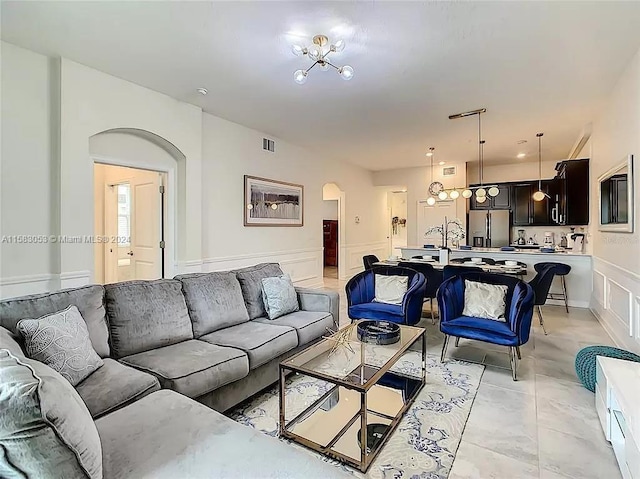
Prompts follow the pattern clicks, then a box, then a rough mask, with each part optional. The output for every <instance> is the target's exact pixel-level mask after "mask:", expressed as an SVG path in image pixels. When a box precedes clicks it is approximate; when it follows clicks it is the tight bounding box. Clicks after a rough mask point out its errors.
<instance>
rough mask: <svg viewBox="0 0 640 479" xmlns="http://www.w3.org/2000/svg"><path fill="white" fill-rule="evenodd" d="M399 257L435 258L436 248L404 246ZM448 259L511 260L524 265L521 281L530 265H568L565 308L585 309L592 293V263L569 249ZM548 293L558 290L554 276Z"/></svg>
mask: <svg viewBox="0 0 640 479" xmlns="http://www.w3.org/2000/svg"><path fill="white" fill-rule="evenodd" d="M401 251H402V257H403V258H411V257H413V256H423V255H424V256H438V255H439V254H440V250H439V249H438V248H423V247H412V246H409V247H406V248H401ZM449 258H450V259H455V258H491V259H494V260H496V261H499V260H514V261H520V262H522V263H526V264H527V276H525V278H524V279H525V281H530V280H531V279H532V278H533V277H534V276H535V275H536V271H535V269H534V265H535V264H536V263H543V262H556V263H563V264H568V265H569V266H571V272H570V273H569V274H568V275H567V276H566V277H565V281H566V284H567V295H568V297H569V301H568V302H569V306H574V307H577V308H588V307H589V303H590V300H591V292H592V278H593V273H592V268H593V267H592V262H591V255H589V254H585V253H575V252H572V251H570V250H566V251H563V252H557V253H541V252H540V251H539V250H535V249H534V250H532V249H516V250H515V251H501V250H500V248H473V249H471V250H463V249H453V250H451V252H450V253H449ZM551 291H552V292H555V293H558V292H560V291H562V288H561V286H560V280H559V278H558V277H556V278H555V279H554V282H553V286H552V287H551ZM547 304H557V305H563V304H564V302H563V301H556V300H550V299H549V300H547Z"/></svg>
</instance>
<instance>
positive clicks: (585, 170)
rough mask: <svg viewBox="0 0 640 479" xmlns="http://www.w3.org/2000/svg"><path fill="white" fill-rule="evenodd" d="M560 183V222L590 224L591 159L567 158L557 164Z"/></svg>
mask: <svg viewBox="0 0 640 479" xmlns="http://www.w3.org/2000/svg"><path fill="white" fill-rule="evenodd" d="M556 171H557V172H558V173H557V175H556V180H557V181H558V182H559V184H560V204H559V213H558V214H559V222H560V223H561V224H563V225H572V226H573V225H588V224H589V159H588V158H585V159H579V160H566V161H561V162H559V163H558V164H557V165H556Z"/></svg>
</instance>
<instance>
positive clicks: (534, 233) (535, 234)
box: [511, 226, 589, 244]
mask: <svg viewBox="0 0 640 479" xmlns="http://www.w3.org/2000/svg"><path fill="white" fill-rule="evenodd" d="M518 230H524V237H525V240H528V239H529V238H533V239H534V241H535V242H536V243H539V244H542V243H544V233H545V232H546V231H551V232H552V233H553V241H554V244H560V240H561V239H562V235H563V234H565V235H566V234H568V233H570V232H571V227H570V226H513V227H512V228H511V242H512V243H515V242H516V240H517V239H518ZM574 232H575V233H584V234H585V239H586V241H585V244H588V243H589V227H588V226H576V227H575V231H574Z"/></svg>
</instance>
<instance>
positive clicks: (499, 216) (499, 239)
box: [467, 210, 511, 248]
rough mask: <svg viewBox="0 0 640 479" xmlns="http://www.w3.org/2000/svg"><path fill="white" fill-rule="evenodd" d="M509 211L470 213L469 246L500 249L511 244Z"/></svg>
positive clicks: (473, 211)
mask: <svg viewBox="0 0 640 479" xmlns="http://www.w3.org/2000/svg"><path fill="white" fill-rule="evenodd" d="M509 215H510V212H509V210H486V211H482V210H472V211H469V223H468V232H469V235H468V238H469V239H468V240H467V244H469V245H471V246H477V247H482V248H500V247H501V246H509V243H510V242H511V221H510V220H511V218H510V216H509Z"/></svg>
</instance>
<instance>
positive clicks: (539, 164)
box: [533, 133, 549, 201]
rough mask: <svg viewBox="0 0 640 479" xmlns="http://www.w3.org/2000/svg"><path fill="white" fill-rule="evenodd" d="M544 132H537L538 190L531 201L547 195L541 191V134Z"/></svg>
mask: <svg viewBox="0 0 640 479" xmlns="http://www.w3.org/2000/svg"><path fill="white" fill-rule="evenodd" d="M543 134H544V133H538V134H537V135H536V136H537V137H538V191H536V192H535V193H534V194H533V201H542V200H544V199H545V197H547V196H549V195H547V194H546V193H545V192H544V191H542V135H543Z"/></svg>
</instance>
